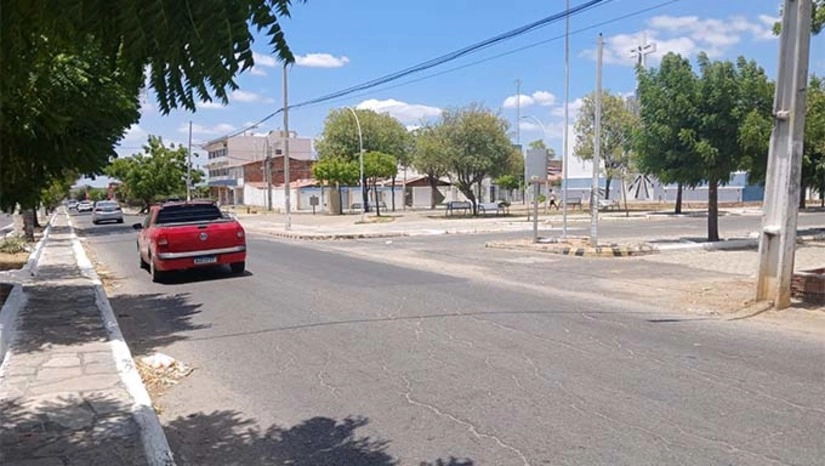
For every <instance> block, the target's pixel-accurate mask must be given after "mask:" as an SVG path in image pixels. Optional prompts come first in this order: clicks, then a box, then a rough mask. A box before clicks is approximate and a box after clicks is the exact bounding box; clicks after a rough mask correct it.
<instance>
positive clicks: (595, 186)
mask: <svg viewBox="0 0 825 466" xmlns="http://www.w3.org/2000/svg"><path fill="white" fill-rule="evenodd" d="M596 50H597V51H596V118H595V122H594V123H593V180H592V183H591V184H590V246H592V247H594V248H595V247H596V246H598V245H599V234H598V232H599V166H600V165H601V154H602V54H603V50H604V39H603V38H602V35H601V34H599V40H598V44H597V46H596ZM622 189H624V186H622Z"/></svg>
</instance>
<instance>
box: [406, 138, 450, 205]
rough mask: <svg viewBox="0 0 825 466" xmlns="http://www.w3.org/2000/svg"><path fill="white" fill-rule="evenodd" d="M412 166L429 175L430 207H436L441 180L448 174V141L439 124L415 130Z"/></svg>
mask: <svg viewBox="0 0 825 466" xmlns="http://www.w3.org/2000/svg"><path fill="white" fill-rule="evenodd" d="M413 140H414V144H413V152H412V157H411V163H412V167H413V168H414V169H415V170H416V171H418V172H419V173H421V174H423V175H425V176H426V177H427V182H428V183H429V185H430V209H435V205H436V202H437V199H436V198H437V193H438V182H439V180H440V179H441V178H442V177H444V176H447V172H448V167H447V159H446V153H447V145H446V144H447V143H446V141H445V140H444V138H443V131H442V129H441V126H438V125H425V126H422V127H421V128H418V129H417V130H415V131H413Z"/></svg>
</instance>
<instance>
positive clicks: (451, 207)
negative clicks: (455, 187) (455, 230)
mask: <svg viewBox="0 0 825 466" xmlns="http://www.w3.org/2000/svg"><path fill="white" fill-rule="evenodd" d="M457 210H463V211H464V214H465V215H466V214H469V213H472V211H473V204H472V203H470V202H468V201H450V202H448V203H447V208H446V210H445V211H444V216H445V217H446V216H447V215H451V214H453V213H455V212H456V211H457Z"/></svg>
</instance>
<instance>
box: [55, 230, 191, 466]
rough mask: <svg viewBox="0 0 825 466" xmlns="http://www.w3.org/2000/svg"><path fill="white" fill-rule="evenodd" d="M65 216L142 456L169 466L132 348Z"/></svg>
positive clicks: (170, 457)
mask: <svg viewBox="0 0 825 466" xmlns="http://www.w3.org/2000/svg"><path fill="white" fill-rule="evenodd" d="M67 218H68V224H69V228H70V229H71V235H70V236H71V240H72V249H73V250H74V255H75V260H76V261H77V266H78V267H79V268H80V273H81V274H82V275H83V276H84V277H86V278H88V279H89V280H91V282H92V284H93V285H94V287H95V303H96V304H97V307H98V309H99V310H100V314H101V317H102V319H103V324H104V327H105V328H106V332H107V334H108V335H109V341H110V342H111V344H112V357H113V358H114V360H115V364H116V365H117V370H118V372H119V373H120V379H121V381H122V382H123V384H124V385H125V386H126V390H127V391H128V392H129V394H130V395H131V396H132V399H133V400H134V404H133V405H132V417H133V418H134V419H135V422H136V423H137V425H138V428H139V429H140V437H141V441H142V442H143V451H144V453H145V454H146V459H147V461H148V463H149V464H150V465H152V466H173V465H174V464H175V460H174V457H173V455H172V450H171V449H170V448H169V442H168V441H167V440H166V435H165V434H164V433H163V427H161V425H160V419H159V418H158V415H157V413H156V412H155V410H154V409H153V408H152V399H151V398H150V397H149V392H147V391H146V386H144V385H143V380H141V378H140V374H139V373H138V371H137V368H136V367H135V364H134V360H133V359H132V352H131V351H130V350H129V346H128V345H127V344H126V340H125V339H124V338H123V333H122V332H121V331H120V325H118V323H117V318H116V317H115V313H114V311H113V310H112V305H111V304H110V303H109V298H108V297H107V296H106V290H104V289H103V283H102V282H101V281H100V277H98V275H97V272H96V271H95V269H94V266H93V265H92V262H91V261H90V260H89V257H88V256H87V255H86V251H85V250H84V249H83V245H82V244H80V239H79V238H78V236H77V235H76V234H75V232H74V225H73V224H72V220H71V218H70V217H68V216H67Z"/></svg>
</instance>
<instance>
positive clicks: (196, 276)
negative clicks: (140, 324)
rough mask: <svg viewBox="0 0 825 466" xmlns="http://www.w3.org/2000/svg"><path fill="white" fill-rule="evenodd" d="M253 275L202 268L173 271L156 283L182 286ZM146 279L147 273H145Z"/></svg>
mask: <svg viewBox="0 0 825 466" xmlns="http://www.w3.org/2000/svg"><path fill="white" fill-rule="evenodd" d="M253 275H254V274H253V273H252V272H250V271H248V270H247V271H245V272H244V273H242V274H234V273H231V272H230V271H229V266H219V267H203V268H197V269H190V270H175V271H172V272H168V273H166V275H165V276H164V277H163V278H162V279H161V280H160V281H159V282H158V283H159V284H161V285H182V284H184V283H198V282H207V281H216V280H230V279H242V278H246V277H251V276H253ZM146 276H147V277H148V276H149V275H148V272H147V275H146Z"/></svg>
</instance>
